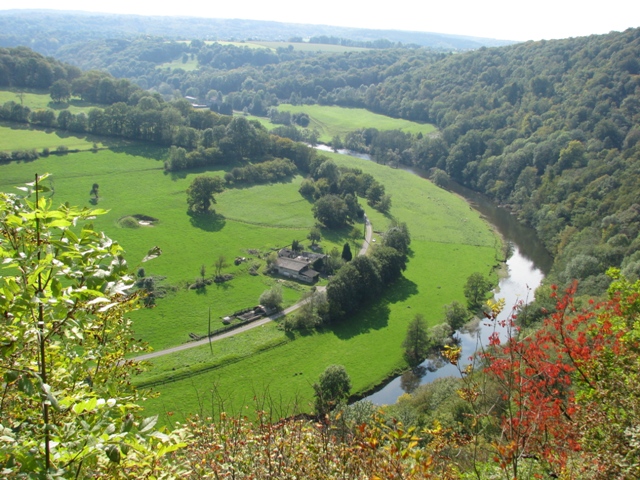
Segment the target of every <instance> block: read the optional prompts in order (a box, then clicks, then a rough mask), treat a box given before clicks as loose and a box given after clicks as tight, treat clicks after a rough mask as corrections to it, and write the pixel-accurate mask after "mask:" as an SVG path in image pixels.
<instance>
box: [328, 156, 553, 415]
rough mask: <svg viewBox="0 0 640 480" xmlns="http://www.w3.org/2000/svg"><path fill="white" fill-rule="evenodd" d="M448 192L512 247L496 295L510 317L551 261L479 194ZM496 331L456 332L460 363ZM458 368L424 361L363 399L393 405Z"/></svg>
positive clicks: (481, 326)
mask: <svg viewBox="0 0 640 480" xmlns="http://www.w3.org/2000/svg"><path fill="white" fill-rule="evenodd" d="M339 153H345V154H351V155H353V156H357V157H359V158H363V159H366V160H370V157H369V156H368V155H361V154H353V153H351V152H347V151H340V152H339ZM404 169H405V170H407V171H409V172H411V173H414V174H415V175H418V176H420V177H422V178H427V174H426V172H425V171H423V170H420V169H418V168H409V167H406V168H404ZM450 190H451V191H452V192H454V193H456V194H458V195H460V196H462V197H464V198H465V199H466V200H467V201H468V202H469V204H470V205H471V206H472V207H473V208H474V209H476V210H477V211H478V212H479V213H480V214H481V215H482V216H483V217H484V218H485V219H486V220H487V221H488V222H489V223H491V224H492V225H493V226H494V227H495V229H496V230H497V231H498V232H499V233H500V235H502V237H503V239H504V241H505V242H508V243H509V244H510V245H511V246H512V254H511V256H510V257H509V259H508V260H507V262H506V267H507V272H506V273H507V274H506V276H504V277H503V278H502V279H501V280H500V282H499V284H498V287H497V289H496V291H495V298H503V299H504V300H505V308H504V311H503V312H502V314H501V316H500V318H499V320H501V319H504V318H506V317H507V316H508V315H509V314H511V309H512V307H513V306H514V305H515V304H516V303H518V302H520V301H524V302H530V301H532V300H533V292H534V290H535V289H536V288H537V287H538V285H540V282H542V279H543V278H544V276H545V274H547V273H548V272H549V270H550V268H551V265H552V263H553V259H552V258H551V256H550V255H549V253H548V252H547V251H546V249H545V248H544V245H543V244H542V242H541V241H540V240H539V239H538V237H537V235H536V232H535V230H533V229H532V228H529V227H526V226H524V225H522V224H520V223H518V221H517V220H516V218H515V216H513V215H512V214H511V212H509V210H507V209H506V208H502V207H499V206H497V205H495V204H494V203H493V202H492V201H491V200H490V199H488V198H487V197H485V196H484V195H482V194H479V193H477V192H474V191H472V190H469V189H467V188H465V187H462V186H460V185H457V184H452V185H451V187H450ZM494 330H498V332H499V333H501V337H502V338H503V339H504V338H505V335H504V332H501V331H500V329H499V327H496V326H495V325H493V324H489V322H487V321H476V322H475V324H473V323H472V324H469V325H467V326H466V327H465V328H464V329H462V330H460V331H459V332H456V336H457V337H458V338H459V339H460V346H461V347H462V356H461V363H462V362H468V361H469V360H468V359H469V357H471V356H472V355H473V354H474V353H475V352H476V351H477V350H478V348H479V347H480V346H481V345H488V343H489V336H490V335H491V334H492V333H493V332H494ZM458 375H459V374H458V369H457V367H455V366H453V365H451V364H449V363H446V362H444V361H443V360H442V359H440V358H433V359H427V360H425V361H424V362H423V363H422V364H421V365H420V366H419V367H418V368H417V369H414V370H413V371H408V372H405V373H404V374H403V375H401V376H398V377H396V378H394V379H393V380H391V381H390V382H389V383H387V384H386V385H385V386H384V387H383V388H381V389H380V390H378V391H377V392H375V393H373V394H371V395H369V396H368V397H366V398H364V400H369V401H371V402H373V403H374V404H376V405H387V404H392V403H395V402H396V400H397V399H398V397H399V396H400V395H402V394H403V393H405V392H410V391H413V390H414V389H415V388H416V387H417V386H419V385H422V384H425V383H429V382H432V381H433V380H435V379H436V378H440V377H447V376H458Z"/></svg>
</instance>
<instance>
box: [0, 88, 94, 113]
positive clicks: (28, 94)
mask: <svg viewBox="0 0 640 480" xmlns="http://www.w3.org/2000/svg"><path fill="white" fill-rule="evenodd" d="M10 101H13V102H16V103H19V104H21V105H24V106H25V107H29V108H30V109H31V110H38V109H43V108H50V109H52V110H57V111H60V110H69V111H70V112H71V113H73V114H76V113H80V112H84V113H89V110H91V109H92V108H102V107H101V106H99V105H94V104H91V103H89V102H83V101H82V100H80V99H78V98H72V99H71V100H70V101H69V103H62V104H60V103H53V102H52V101H51V97H50V96H49V92H48V91H46V90H28V91H27V90H25V91H22V90H21V91H18V90H0V105H3V104H5V103H6V102H10Z"/></svg>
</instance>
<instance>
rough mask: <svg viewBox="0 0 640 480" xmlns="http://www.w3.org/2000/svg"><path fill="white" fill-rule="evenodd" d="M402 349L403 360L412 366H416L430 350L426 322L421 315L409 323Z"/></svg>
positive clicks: (417, 315)
mask: <svg viewBox="0 0 640 480" xmlns="http://www.w3.org/2000/svg"><path fill="white" fill-rule="evenodd" d="M402 347H403V348H404V355H405V358H406V359H407V361H408V362H409V364H410V365H412V366H415V365H418V364H419V363H420V362H422V361H423V360H424V359H425V358H426V357H427V353H429V349H430V348H431V340H430V339H429V332H428V330H427V321H426V320H425V319H424V316H423V315H421V314H419V313H418V314H416V316H415V317H413V320H411V322H410V323H409V325H408V327H407V335H406V336H405V338H404V340H403V342H402Z"/></svg>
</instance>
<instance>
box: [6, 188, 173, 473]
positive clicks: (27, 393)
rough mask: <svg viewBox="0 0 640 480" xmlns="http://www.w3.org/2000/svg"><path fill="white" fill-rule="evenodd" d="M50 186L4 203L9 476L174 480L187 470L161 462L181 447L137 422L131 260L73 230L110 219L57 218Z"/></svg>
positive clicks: (60, 214) (100, 238) (63, 210)
mask: <svg viewBox="0 0 640 480" xmlns="http://www.w3.org/2000/svg"><path fill="white" fill-rule="evenodd" d="M40 181H41V179H37V180H36V182H35V183H33V184H30V185H27V187H26V188H25V190H26V192H27V195H28V196H31V198H22V197H19V196H17V195H12V194H4V193H0V257H2V259H3V269H2V273H1V276H0V372H1V373H2V399H1V401H0V432H2V433H1V434H0V470H1V471H2V475H3V477H5V478H6V477H11V478H14V477H15V478H54V477H55V478H98V477H100V478H107V477H108V478H124V477H127V478H136V477H137V478H141V477H142V476H144V477H145V478H149V477H152V476H160V475H164V476H167V477H170V476H171V475H172V472H175V471H176V470H177V469H178V468H179V464H177V463H176V464H174V465H172V464H169V463H167V462H163V456H164V455H166V454H167V453H168V452H171V451H173V450H175V449H177V448H179V447H180V446H181V444H180V443H178V442H177V441H176V437H175V436H174V435H172V434H167V433H163V432H162V431H154V425H155V423H156V418H155V417H151V418H146V419H142V418H140V417H139V416H138V412H139V410H140V407H139V406H138V405H137V401H138V400H139V395H138V393H137V392H136V390H135V389H134V388H133V387H132V386H131V374H132V372H133V370H134V364H133V362H132V361H131V360H127V355H128V354H130V353H132V352H136V351H139V350H140V347H139V346H138V343H137V342H135V341H134V340H132V336H133V335H132V332H131V321H130V320H129V319H127V317H126V314H127V312H129V311H130V310H132V309H133V308H135V306H136V302H137V298H136V296H135V295H133V294H130V293H129V289H130V287H132V286H133V279H132V278H131V277H130V276H129V275H128V266H127V263H126V261H125V260H124V258H123V256H122V254H123V251H122V248H121V247H120V246H119V245H118V244H117V243H116V242H114V241H112V240H111V239H109V238H107V237H106V236H105V235H104V234H102V233H99V232H96V231H94V230H93V229H92V228H91V226H90V225H85V226H84V227H82V228H76V227H75V226H76V225H77V224H78V223H79V222H82V221H85V220H88V219H90V218H92V217H93V216H95V215H98V214H100V213H103V212H102V211H99V210H88V209H83V210H80V209H76V208H72V207H69V206H62V207H60V208H58V209H52V207H51V200H50V199H47V198H45V197H44V194H45V193H46V191H45V188H43V187H41V186H39V185H40ZM157 254H158V251H155V250H154V251H153V252H150V255H149V256H148V257H149V258H151V257H153V256H156V255H157ZM136 368H137V367H136Z"/></svg>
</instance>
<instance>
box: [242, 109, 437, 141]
mask: <svg viewBox="0 0 640 480" xmlns="http://www.w3.org/2000/svg"><path fill="white" fill-rule="evenodd" d="M278 110H281V111H287V112H291V113H298V112H304V113H306V114H308V115H309V118H310V120H311V122H310V123H309V127H308V128H310V129H315V130H317V131H318V133H319V136H318V140H319V141H320V142H322V143H328V142H331V139H332V138H333V137H334V136H335V135H340V137H341V138H343V139H344V136H345V135H346V134H347V133H349V132H353V131H354V130H359V129H361V128H377V129H378V130H402V131H403V132H407V133H412V134H417V133H422V134H423V135H428V134H430V133H433V132H435V130H436V128H435V127H434V126H433V125H431V124H428V123H417V122H411V121H409V120H403V119H400V118H391V117H386V116H384V115H379V114H377V113H373V112H370V111H369V110H365V109H364V108H344V107H336V106H327V105H291V104H286V103H283V104H280V105H279V106H278ZM249 118H253V119H256V120H258V121H260V123H262V124H263V125H264V126H265V127H267V129H269V130H270V129H272V128H274V127H277V125H275V124H273V123H271V122H270V121H269V119H268V118H265V117H249Z"/></svg>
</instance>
